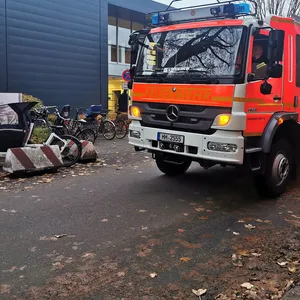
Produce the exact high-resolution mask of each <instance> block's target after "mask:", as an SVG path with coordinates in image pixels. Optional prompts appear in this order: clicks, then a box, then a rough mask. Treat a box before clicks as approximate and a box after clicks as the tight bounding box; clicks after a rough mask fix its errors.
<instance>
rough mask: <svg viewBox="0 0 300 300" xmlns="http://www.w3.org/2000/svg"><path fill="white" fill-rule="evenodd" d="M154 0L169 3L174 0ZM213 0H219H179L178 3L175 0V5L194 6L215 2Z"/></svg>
mask: <svg viewBox="0 0 300 300" xmlns="http://www.w3.org/2000/svg"><path fill="white" fill-rule="evenodd" d="M154 1H156V2H160V3H163V4H166V5H169V4H170V3H171V1H172V0H154ZM199 2H201V3H199ZM213 2H216V3H217V1H213V0H202V1H199V0H182V1H179V2H177V3H176V2H174V4H173V6H175V7H184V6H185V7H186V6H193V5H199V4H206V3H213Z"/></svg>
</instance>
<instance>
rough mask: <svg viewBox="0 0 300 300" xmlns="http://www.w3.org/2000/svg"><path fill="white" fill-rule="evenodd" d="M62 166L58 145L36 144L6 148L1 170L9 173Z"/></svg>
mask: <svg viewBox="0 0 300 300" xmlns="http://www.w3.org/2000/svg"><path fill="white" fill-rule="evenodd" d="M62 166H63V162H62V157H61V153H60V149H59V146H57V145H53V146H38V147H22V148H11V149H8V151H7V152H6V156H5V161H4V165H3V170H4V171H6V172H9V173H16V172H35V171H44V170H51V169H57V168H60V167H62Z"/></svg>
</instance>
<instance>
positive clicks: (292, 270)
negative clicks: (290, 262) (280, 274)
mask: <svg viewBox="0 0 300 300" xmlns="http://www.w3.org/2000/svg"><path fill="white" fill-rule="evenodd" d="M289 271H290V272H291V273H295V272H296V271H297V269H296V267H295V266H293V267H289Z"/></svg>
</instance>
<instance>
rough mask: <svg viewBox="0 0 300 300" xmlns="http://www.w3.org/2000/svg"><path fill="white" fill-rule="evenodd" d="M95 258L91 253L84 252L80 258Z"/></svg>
mask: <svg viewBox="0 0 300 300" xmlns="http://www.w3.org/2000/svg"><path fill="white" fill-rule="evenodd" d="M95 256H96V254H95V253H92V252H86V253H84V254H83V255H82V256H81V257H82V258H93V257H95Z"/></svg>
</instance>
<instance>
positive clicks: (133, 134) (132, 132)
mask: <svg viewBox="0 0 300 300" xmlns="http://www.w3.org/2000/svg"><path fill="white" fill-rule="evenodd" d="M129 136H130V137H133V138H135V139H140V138H141V132H140V131H138V130H130V131H129Z"/></svg>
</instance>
